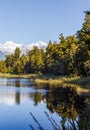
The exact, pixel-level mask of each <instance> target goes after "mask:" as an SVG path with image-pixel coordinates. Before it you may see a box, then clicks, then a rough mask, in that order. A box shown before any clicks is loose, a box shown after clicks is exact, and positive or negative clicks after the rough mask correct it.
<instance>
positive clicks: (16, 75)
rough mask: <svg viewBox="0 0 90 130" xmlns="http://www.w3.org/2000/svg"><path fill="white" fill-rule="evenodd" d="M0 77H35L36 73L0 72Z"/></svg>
mask: <svg viewBox="0 0 90 130" xmlns="http://www.w3.org/2000/svg"><path fill="white" fill-rule="evenodd" d="M0 77H2V78H32V79H35V78H36V77H37V75H36V74H19V75H18V74H9V73H6V74H4V73H0Z"/></svg>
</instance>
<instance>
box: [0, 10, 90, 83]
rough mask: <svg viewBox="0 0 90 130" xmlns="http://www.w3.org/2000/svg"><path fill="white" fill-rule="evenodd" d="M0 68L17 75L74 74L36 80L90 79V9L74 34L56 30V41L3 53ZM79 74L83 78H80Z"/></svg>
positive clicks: (64, 80) (75, 81) (81, 80)
mask: <svg viewBox="0 0 90 130" xmlns="http://www.w3.org/2000/svg"><path fill="white" fill-rule="evenodd" d="M0 72H1V73H5V75H7V76H9V74H8V73H10V74H13V75H14V74H16V75H19V76H20V75H21V77H23V76H25V75H26V74H27V75H29V76H30V74H32V73H33V74H39V75H41V74H42V75H56V77H59V76H60V77H74V78H61V79H60V80H59V79H53V80H52V79H49V80H47V79H45V78H44V81H42V80H41V79H36V77H35V79H36V82H56V83H58V82H70V83H71V82H72V83H75V84H77V83H80V84H84V83H86V81H88V82H90V77H89V76H90V11H86V12H85V19H84V22H83V24H82V28H81V29H80V30H79V31H77V33H76V35H70V36H67V37H65V36H64V35H63V34H60V35H59V42H52V41H49V43H48V45H47V47H46V49H45V50H44V49H39V48H38V47H36V46H34V47H33V49H32V50H30V51H28V52H27V54H23V55H21V51H20V48H16V50H15V52H14V54H10V55H6V60H5V61H0ZM6 73H7V74H6ZM13 75H12V76H13ZM22 75H23V76H22ZM29 76H26V77H29ZM83 76H84V77H87V78H82V77H83ZM14 77H15V76H14ZM17 77H18V76H17ZM33 77H34V76H33ZM75 77H76V79H75ZM51 78H52V77H51Z"/></svg>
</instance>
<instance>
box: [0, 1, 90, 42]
mask: <svg viewBox="0 0 90 130" xmlns="http://www.w3.org/2000/svg"><path fill="white" fill-rule="evenodd" d="M89 9H90V0H0V43H4V42H6V41H8V40H12V41H13V42H17V43H25V44H27V43H32V42H37V41H44V42H48V41H49V40H52V41H58V36H59V34H60V33H63V34H64V35H65V36H68V35H73V34H75V33H76V31H77V30H79V29H80V28H81V26H82V23H83V21H84V13H83V11H86V10H89Z"/></svg>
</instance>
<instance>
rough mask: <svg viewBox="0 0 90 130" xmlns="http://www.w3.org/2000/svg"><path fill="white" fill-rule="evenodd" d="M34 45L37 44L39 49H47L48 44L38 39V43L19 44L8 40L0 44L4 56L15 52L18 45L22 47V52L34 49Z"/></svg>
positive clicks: (0, 50)
mask: <svg viewBox="0 0 90 130" xmlns="http://www.w3.org/2000/svg"><path fill="white" fill-rule="evenodd" d="M33 46H37V47H38V48H39V49H45V48H46V46H47V44H46V43H45V42H43V41H38V42H36V43H30V44H18V43H14V42H12V41H7V42H5V43H3V44H0V54H2V55H4V56H5V55H7V54H12V53H14V51H15V49H16V47H19V48H20V50H21V53H22V54H26V53H27V52H28V51H29V50H31V49H33ZM0 57H1V56H0ZM0 59H1V58H0Z"/></svg>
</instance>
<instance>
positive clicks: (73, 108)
mask: <svg viewBox="0 0 90 130" xmlns="http://www.w3.org/2000/svg"><path fill="white" fill-rule="evenodd" d="M3 104H4V105H5V106H4V105H3ZM0 106H3V107H6V109H8V107H7V106H9V108H11V106H13V108H14V107H15V110H13V111H12V113H14V112H15V113H17V111H18V109H17V107H16V106H19V107H20V111H19V112H18V113H20V112H21V115H23V117H24V116H25V115H24V114H25V113H28V114H27V115H28V116H27V118H31V120H30V123H29V127H30V128H31V129H45V128H46V126H47V124H49V125H48V129H49V130H52V129H55V130H56V129H57V130H90V114H89V112H90V97H88V96H83V95H79V94H78V93H77V91H76V87H70V86H68V85H66V86H65V87H63V86H60V87H59V86H58V87H56V86H49V85H45V84H44V85H43V84H38V85H34V84H33V83H32V82H31V81H30V80H29V79H20V78H19V79H18V78H16V79H14V78H13V79H6V78H4V79H0ZM22 108H23V111H22ZM4 113H5V111H4V110H3V114H4ZM41 115H42V116H41ZM52 115H54V116H53V117H52ZM4 116H5V115H4ZM14 116H15V115H14ZM40 116H41V118H40ZM23 117H22V119H21V120H23ZM3 118H4V117H3ZM10 120H12V118H11V119H10ZM28 120H29V119H28ZM32 120H34V123H32ZM15 121H16V122H18V121H19V120H18V115H17V118H16V120H15ZM42 121H44V123H42ZM22 122H23V121H22ZM25 122H26V118H25ZM45 122H46V123H45ZM47 122H49V123H47ZM35 123H36V124H37V127H36V126H35ZM22 124H23V125H24V123H21V127H20V128H21V129H22ZM51 126H52V127H51ZM23 127H24V126H23ZM0 128H1V126H0ZM20 128H18V129H20ZM30 128H29V129H30ZM18 129H17V130H18ZM3 130H5V129H4V128H3ZM22 130H23V129H22ZM25 130H28V128H25Z"/></svg>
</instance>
